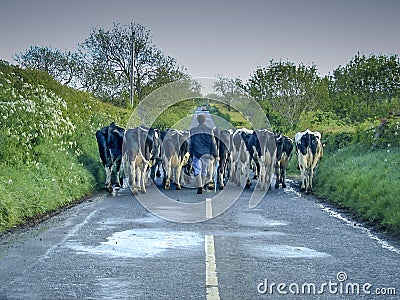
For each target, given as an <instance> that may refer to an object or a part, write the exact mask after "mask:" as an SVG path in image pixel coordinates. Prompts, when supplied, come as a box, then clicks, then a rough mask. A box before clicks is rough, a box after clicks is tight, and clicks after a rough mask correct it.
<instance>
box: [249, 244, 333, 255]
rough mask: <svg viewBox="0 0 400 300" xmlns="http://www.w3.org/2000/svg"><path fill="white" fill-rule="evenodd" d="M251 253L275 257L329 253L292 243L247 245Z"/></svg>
mask: <svg viewBox="0 0 400 300" xmlns="http://www.w3.org/2000/svg"><path fill="white" fill-rule="evenodd" d="M247 250H248V251H249V253H250V254H251V255H253V256H256V257H274V258H326V257H330V255H329V254H328V253H325V252H319V251H316V250H314V249H310V248H307V247H295V246H290V245H251V246H249V247H247Z"/></svg>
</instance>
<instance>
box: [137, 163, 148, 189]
mask: <svg viewBox="0 0 400 300" xmlns="http://www.w3.org/2000/svg"><path fill="white" fill-rule="evenodd" d="M143 164H144V167H143V171H142V172H140V173H141V181H139V184H140V185H141V186H140V191H141V192H142V193H143V194H145V193H146V183H147V175H148V174H147V163H143Z"/></svg>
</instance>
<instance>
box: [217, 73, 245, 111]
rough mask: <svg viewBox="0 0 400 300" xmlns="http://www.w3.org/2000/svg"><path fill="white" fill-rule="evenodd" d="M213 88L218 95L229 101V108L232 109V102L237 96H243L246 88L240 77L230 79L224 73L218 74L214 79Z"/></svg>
mask: <svg viewBox="0 0 400 300" xmlns="http://www.w3.org/2000/svg"><path fill="white" fill-rule="evenodd" d="M213 89H214V91H215V92H216V96H217V97H218V96H219V97H223V98H224V99H225V102H226V103H228V110H231V108H232V107H231V103H232V101H234V100H235V99H237V98H241V97H242V96H243V93H244V92H245V90H244V89H243V88H242V86H241V85H240V80H239V79H230V78H227V77H224V76H222V75H218V76H217V79H216V80H215V81H214V84H213Z"/></svg>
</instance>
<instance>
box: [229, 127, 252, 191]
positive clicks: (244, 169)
mask: <svg viewBox="0 0 400 300" xmlns="http://www.w3.org/2000/svg"><path fill="white" fill-rule="evenodd" d="M252 134H253V130H250V129H246V128H241V129H238V130H236V131H235V132H234V133H233V135H232V152H231V161H232V166H231V180H232V181H233V182H234V183H236V185H238V186H239V185H241V182H240V177H241V175H242V174H244V175H245V179H246V185H245V187H246V188H249V187H250V186H251V181H250V169H251V165H250V164H251V156H250V152H249V150H248V147H249V145H248V141H249V139H250V137H251V136H252Z"/></svg>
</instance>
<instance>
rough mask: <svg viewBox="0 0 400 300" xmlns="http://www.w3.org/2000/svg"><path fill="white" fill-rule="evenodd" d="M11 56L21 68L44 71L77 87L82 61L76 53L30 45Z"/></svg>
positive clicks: (60, 80)
mask: <svg viewBox="0 0 400 300" xmlns="http://www.w3.org/2000/svg"><path fill="white" fill-rule="evenodd" d="M13 58H14V59H15V61H16V62H17V63H18V64H20V66H21V67H23V68H28V69H37V70H42V71H45V72H47V73H48V74H50V75H51V76H53V78H54V79H55V80H57V81H59V82H61V83H63V84H66V85H70V86H73V87H78V78H79V74H80V73H81V70H82V61H81V59H80V57H79V55H78V54H77V53H73V52H70V51H68V52H62V51H61V50H58V49H51V48H49V47H39V46H31V47H30V48H29V49H28V50H27V51H26V52H25V53H20V54H15V55H14V56H13Z"/></svg>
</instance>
